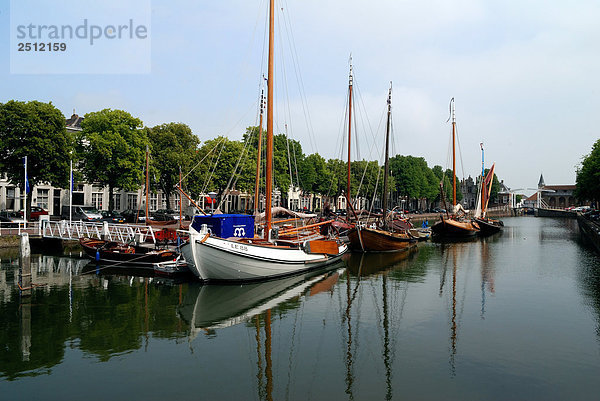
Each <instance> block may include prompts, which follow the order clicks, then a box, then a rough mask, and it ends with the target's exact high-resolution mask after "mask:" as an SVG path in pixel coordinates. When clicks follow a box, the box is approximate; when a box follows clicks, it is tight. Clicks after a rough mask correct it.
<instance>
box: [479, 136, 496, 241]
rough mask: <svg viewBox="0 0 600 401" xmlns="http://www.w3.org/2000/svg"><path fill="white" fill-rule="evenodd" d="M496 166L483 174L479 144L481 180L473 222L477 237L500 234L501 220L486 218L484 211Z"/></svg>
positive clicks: (488, 199) (482, 161)
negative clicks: (476, 229)
mask: <svg viewBox="0 0 600 401" xmlns="http://www.w3.org/2000/svg"><path fill="white" fill-rule="evenodd" d="M495 166H496V164H495V163H494V164H492V167H491V168H490V170H489V171H488V173H487V174H485V169H484V159H483V143H482V144H481V180H480V183H479V193H478V198H477V210H476V211H475V217H474V218H473V221H474V222H475V223H476V224H477V225H478V226H479V235H481V236H486V235H492V234H496V233H498V232H500V231H501V230H502V227H504V223H503V222H502V220H494V219H490V218H487V217H486V211H487V207H488V203H489V201H490V196H491V192H492V180H493V179H494V168H495Z"/></svg>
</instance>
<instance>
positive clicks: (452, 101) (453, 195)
mask: <svg viewBox="0 0 600 401" xmlns="http://www.w3.org/2000/svg"><path fill="white" fill-rule="evenodd" d="M450 108H451V111H452V207H454V206H456V113H455V110H454V98H452V100H450Z"/></svg>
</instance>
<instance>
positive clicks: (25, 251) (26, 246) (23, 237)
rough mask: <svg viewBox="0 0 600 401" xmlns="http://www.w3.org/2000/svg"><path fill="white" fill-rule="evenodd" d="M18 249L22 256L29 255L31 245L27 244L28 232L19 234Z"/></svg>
mask: <svg viewBox="0 0 600 401" xmlns="http://www.w3.org/2000/svg"><path fill="white" fill-rule="evenodd" d="M20 251H21V252H20V253H21V257H22V258H24V257H29V256H31V247H30V246H29V234H27V233H22V234H21V247H20Z"/></svg>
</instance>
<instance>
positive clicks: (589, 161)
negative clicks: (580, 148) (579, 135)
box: [575, 139, 600, 202]
mask: <svg viewBox="0 0 600 401" xmlns="http://www.w3.org/2000/svg"><path fill="white" fill-rule="evenodd" d="M575 184H576V187H575V196H576V197H577V199H579V200H580V201H586V200H591V201H595V202H598V201H600V139H598V140H597V141H596V143H594V145H593V146H592V151H591V152H590V154H589V155H587V156H584V157H583V160H582V162H581V166H580V167H579V168H577V178H576V180H575Z"/></svg>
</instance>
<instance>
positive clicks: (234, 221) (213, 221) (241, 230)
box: [192, 214, 254, 238]
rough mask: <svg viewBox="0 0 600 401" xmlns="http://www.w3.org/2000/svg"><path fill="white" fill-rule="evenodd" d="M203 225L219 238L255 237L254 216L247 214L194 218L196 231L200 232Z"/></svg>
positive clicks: (193, 224)
mask: <svg viewBox="0 0 600 401" xmlns="http://www.w3.org/2000/svg"><path fill="white" fill-rule="evenodd" d="M202 224H206V227H207V228H208V230H209V232H210V233H211V234H213V235H216V236H217V237H221V238H229V237H238V238H253V237H254V216H250V215H247V214H213V215H208V216H200V215H197V216H194V221H193V222H192V227H193V228H194V229H195V230H196V231H200V228H201V227H202Z"/></svg>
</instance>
